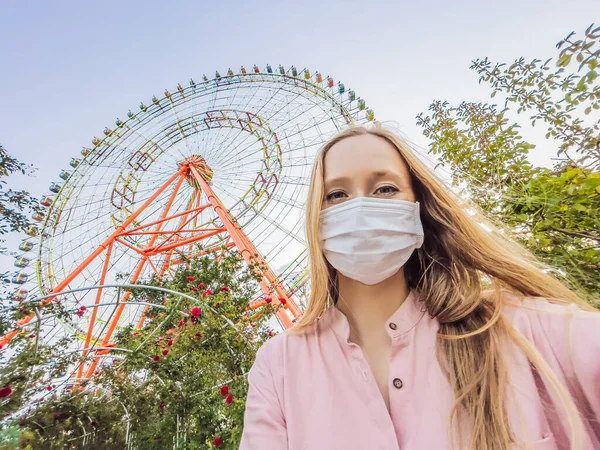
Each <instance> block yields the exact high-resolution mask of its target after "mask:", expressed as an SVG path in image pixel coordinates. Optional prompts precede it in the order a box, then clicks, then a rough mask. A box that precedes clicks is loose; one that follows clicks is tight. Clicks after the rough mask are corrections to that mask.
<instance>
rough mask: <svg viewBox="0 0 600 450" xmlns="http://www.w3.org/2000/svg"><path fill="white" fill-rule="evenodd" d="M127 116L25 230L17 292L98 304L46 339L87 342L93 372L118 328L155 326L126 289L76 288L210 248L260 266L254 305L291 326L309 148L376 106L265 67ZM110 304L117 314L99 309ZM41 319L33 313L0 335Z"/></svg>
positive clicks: (87, 370)
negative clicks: (271, 309)
mask: <svg viewBox="0 0 600 450" xmlns="http://www.w3.org/2000/svg"><path fill="white" fill-rule="evenodd" d="M127 117H128V119H127V120H125V121H121V120H120V119H117V120H116V122H115V123H116V128H115V129H114V130H113V129H109V128H105V130H104V137H103V138H102V139H100V138H94V139H93V141H92V142H93V145H94V146H93V148H84V149H83V150H82V156H83V158H81V159H78V158H73V160H72V161H71V167H72V169H69V170H63V171H61V173H60V175H59V177H60V178H61V179H62V181H61V182H53V183H52V184H51V185H50V191H51V193H52V194H49V195H47V196H45V197H44V198H43V200H42V202H41V204H42V205H43V206H44V207H45V208H47V209H45V210H40V211H38V212H36V214H35V215H34V220H36V221H38V222H40V228H38V227H32V228H31V229H30V230H29V231H28V234H29V235H30V237H29V238H27V239H25V240H24V241H23V243H22V244H21V246H20V247H19V248H20V250H21V251H22V252H23V253H22V254H21V255H19V256H18V257H17V259H16V261H15V265H16V266H17V267H19V268H22V269H23V270H22V272H21V273H20V274H18V277H16V278H15V282H17V283H19V284H22V286H21V287H19V288H18V289H17V291H16V292H15V295H14V296H13V299H14V301H23V300H25V299H26V298H27V297H28V296H31V295H32V294H34V295H37V296H38V297H41V298H42V300H41V302H40V303H41V306H43V305H46V304H48V303H49V302H51V301H53V300H55V301H60V302H61V303H63V304H65V305H67V306H69V307H71V308H73V309H76V307H77V306H79V305H87V306H88V307H90V308H89V311H88V312H87V313H86V314H85V315H81V316H80V317H79V318H75V317H74V318H73V320H71V321H64V320H60V319H59V318H55V319H52V320H44V325H43V329H42V330H41V333H43V334H44V339H45V340H46V341H47V342H52V340H53V339H56V338H57V337H59V336H60V334H61V333H62V334H65V333H66V334H75V335H77V336H78V337H79V338H80V339H79V342H80V345H79V346H78V348H77V349H76V350H77V351H81V353H82V358H81V361H83V362H84V363H82V364H80V365H79V367H78V368H77V375H76V379H77V380H82V379H88V378H90V377H91V376H92V375H93V374H94V372H95V370H96V368H97V366H98V364H99V363H100V362H101V359H102V358H103V357H104V356H105V355H106V354H108V353H109V352H110V351H111V349H112V348H115V345H116V343H115V342H114V341H113V336H114V334H115V330H118V329H119V328H120V327H123V326H126V325H134V326H135V327H137V328H140V327H142V326H144V325H145V324H146V323H147V319H146V315H145V313H146V311H147V308H148V306H147V305H141V304H139V302H128V300H129V298H130V295H131V294H130V293H129V292H125V293H124V294H123V295H122V296H121V297H120V298H116V297H115V293H114V292H112V291H111V292H110V293H109V292H107V290H106V289H102V288H99V289H97V290H95V292H91V291H89V292H86V293H81V292H80V291H78V290H77V287H79V286H92V285H98V286H107V285H110V284H111V283H113V284H114V282H115V280H123V279H125V280H127V281H128V282H129V283H136V282H137V281H141V280H144V279H148V277H150V276H152V275H155V276H158V277H169V276H171V275H172V274H173V272H174V270H175V268H176V267H177V266H178V265H179V264H182V263H185V262H186V261H187V260H189V258H190V257H192V256H198V255H203V254H206V253H207V252H214V251H217V252H224V251H227V250H228V249H237V250H238V251H239V252H240V254H241V256H242V257H243V259H244V260H245V261H246V262H247V263H248V264H249V265H251V266H252V267H255V268H256V269H255V270H257V271H258V272H259V275H260V283H259V284H260V292H257V295H256V297H255V299H254V300H253V301H252V302H251V303H250V305H249V308H254V309H257V308H261V307H262V306H264V305H265V304H266V303H267V298H270V299H271V300H269V301H272V302H273V303H274V304H275V305H277V304H281V305H282V306H283V307H282V308H279V309H278V312H277V317H276V319H277V320H278V321H279V323H280V325H281V327H282V328H288V327H291V326H292V325H293V322H294V321H295V320H296V319H297V318H298V317H300V316H301V314H302V310H303V307H302V301H303V293H305V290H306V289H308V277H307V276H306V266H307V262H306V249H305V243H304V236H303V229H302V217H303V202H302V199H303V198H304V196H305V194H306V189H307V186H308V183H309V179H310V170H311V167H312V162H313V159H314V156H315V154H316V153H317V151H318V149H319V148H320V146H321V145H322V144H323V142H325V141H326V140H327V139H328V138H329V137H330V136H332V135H334V134H335V133H337V132H339V131H340V130H341V129H342V128H345V127H347V126H349V125H353V124H358V123H362V122H369V121H371V120H373V118H374V115H373V112H372V111H371V110H370V109H369V108H367V107H366V105H365V102H364V101H363V100H362V99H360V98H359V97H356V95H355V93H354V92H353V91H352V90H346V88H345V86H344V85H343V83H341V82H338V83H337V84H334V82H333V80H332V79H331V78H330V77H323V76H322V75H321V74H320V73H318V72H315V73H311V72H310V71H309V70H307V69H304V70H302V71H298V70H297V69H296V68H295V67H293V66H292V67H291V68H289V69H284V68H283V67H282V66H279V69H278V70H277V71H273V70H272V68H271V67H270V66H269V65H267V66H266V68H265V69H264V70H262V71H261V70H260V69H259V68H258V67H257V66H254V70H253V71H250V72H248V71H246V70H245V69H244V68H243V67H242V68H241V69H240V71H239V73H237V74H234V73H233V71H231V70H229V71H228V72H227V75H224V76H221V75H220V74H219V73H218V72H217V73H215V77H214V78H213V79H208V78H207V77H203V81H202V82H195V81H194V80H190V82H189V86H186V87H183V86H181V85H180V84H179V85H178V86H177V89H176V90H175V91H173V93H171V92H169V91H168V90H166V91H165V93H164V97H162V98H160V99H159V98H157V97H153V98H152V101H151V103H149V104H148V105H145V104H144V103H142V104H140V108H139V112H137V113H133V112H132V111H129V112H128V114H127ZM32 252H35V253H34V255H32V256H29V255H30V254H31V253H32ZM30 265H33V266H34V268H35V278H36V280H35V281H36V285H37V286H36V287H34V288H33V289H32V290H31V292H29V290H28V288H27V283H28V282H30V281H31V279H30V278H31V275H30V274H28V273H27V269H28V268H29V267H30ZM274 267H275V268H276V267H279V269H277V270H275V269H274ZM115 303H116V304H118V306H117V307H116V309H115V310H114V311H108V309H106V308H104V307H103V306H102V305H107V304H113V305H114V304H115ZM39 310H40V311H41V313H42V314H44V308H40V309H39ZM36 322H37V321H36V320H35V316H30V317H25V318H24V319H22V320H21V321H20V322H19V324H18V329H16V330H14V331H13V332H11V333H9V334H7V335H5V336H3V337H2V338H1V339H0V344H1V345H3V346H4V345H6V344H8V343H9V342H10V341H11V339H12V338H14V336H16V334H17V333H19V332H20V331H21V330H24V329H27V328H28V327H29V328H31V326H32V324H34V323H36Z"/></svg>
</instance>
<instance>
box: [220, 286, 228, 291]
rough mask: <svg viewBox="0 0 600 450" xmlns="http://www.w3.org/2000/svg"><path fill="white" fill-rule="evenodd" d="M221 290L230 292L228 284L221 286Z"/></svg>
mask: <svg viewBox="0 0 600 450" xmlns="http://www.w3.org/2000/svg"><path fill="white" fill-rule="evenodd" d="M221 292H229V288H228V287H227V286H223V287H222V288H221Z"/></svg>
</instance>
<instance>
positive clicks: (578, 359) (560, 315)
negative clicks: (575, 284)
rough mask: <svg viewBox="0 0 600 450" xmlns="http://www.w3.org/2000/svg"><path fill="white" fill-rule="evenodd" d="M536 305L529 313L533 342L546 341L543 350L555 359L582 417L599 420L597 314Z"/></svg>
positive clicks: (599, 325) (599, 328) (575, 308)
mask: <svg viewBox="0 0 600 450" xmlns="http://www.w3.org/2000/svg"><path fill="white" fill-rule="evenodd" d="M535 304H536V306H537V307H538V308H539V310H538V311H537V312H535V313H533V312H531V311H530V312H528V315H529V317H530V320H531V324H532V325H533V331H534V340H536V341H538V343H539V342H540V341H541V340H543V341H546V342H545V344H547V345H544V346H542V347H545V350H546V351H545V353H546V354H547V355H548V356H549V355H550V354H552V356H554V357H555V358H556V360H557V363H558V366H559V367H560V368H561V369H562V372H563V374H564V376H565V378H566V379H567V380H568V382H569V384H570V385H571V387H572V388H571V389H570V390H571V394H572V395H573V397H574V399H575V401H576V404H577V405H578V407H579V408H580V409H581V413H582V415H583V416H584V417H586V416H587V417H589V416H590V415H591V416H592V417H591V419H592V420H599V419H600V311H597V312H594V311H587V310H583V309H581V308H579V307H578V306H577V305H575V304H571V305H568V306H563V305H557V304H552V303H550V302H548V301H547V300H544V299H538V300H537V301H535ZM536 309H537V308H536ZM543 353H544V352H543ZM550 359H552V357H550Z"/></svg>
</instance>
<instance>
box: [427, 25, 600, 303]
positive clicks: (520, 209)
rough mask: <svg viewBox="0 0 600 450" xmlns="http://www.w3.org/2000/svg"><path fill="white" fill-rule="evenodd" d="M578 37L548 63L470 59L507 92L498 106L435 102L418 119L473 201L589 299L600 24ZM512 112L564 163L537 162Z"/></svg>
mask: <svg viewBox="0 0 600 450" xmlns="http://www.w3.org/2000/svg"><path fill="white" fill-rule="evenodd" d="M574 35H575V33H571V34H569V35H568V36H567V37H566V38H565V39H563V40H562V41H560V42H559V43H558V44H557V48H558V49H561V48H562V50H561V51H560V53H559V55H558V58H557V62H556V64H555V66H554V67H553V66H552V65H551V64H550V63H551V61H552V58H551V59H548V60H546V61H545V62H544V63H542V62H541V61H540V60H538V59H534V60H532V61H530V62H526V61H525V60H524V59H523V58H519V59H517V60H516V61H514V63H512V64H511V65H510V66H507V65H506V64H504V63H496V64H492V63H491V62H490V61H489V60H488V59H487V58H485V59H483V60H481V59H476V60H474V61H473V63H472V65H471V69H473V70H475V71H476V72H477V73H478V74H479V76H480V79H479V81H480V83H482V82H483V83H488V84H489V85H490V86H491V89H492V93H491V97H492V98H493V97H495V96H496V95H498V94H500V96H504V97H505V103H504V106H503V107H502V108H501V109H498V107H497V105H495V104H488V103H474V102H462V103H461V104H460V105H459V106H457V107H453V106H450V105H449V104H448V103H447V102H444V101H434V102H433V103H432V104H431V105H430V107H429V111H430V114H429V115H425V114H423V113H421V114H419V115H418V116H417V125H419V126H420V127H422V130H423V133H424V135H425V136H426V137H428V138H429V139H430V140H431V143H430V149H429V151H430V153H432V154H434V155H437V156H438V157H439V159H440V164H442V165H445V166H447V167H448V168H449V169H450V170H451V173H452V181H453V182H454V183H455V184H457V185H459V186H461V187H462V190H463V193H464V194H465V195H466V196H468V197H469V199H470V200H472V201H473V202H474V203H475V204H476V205H477V206H479V207H480V208H481V209H482V210H483V211H484V212H485V213H486V215H487V216H489V217H490V218H491V219H493V220H494V221H495V222H497V223H503V224H505V225H507V226H508V227H509V229H510V231H512V233H513V234H514V235H515V236H516V238H517V239H518V240H520V241H521V242H522V243H523V244H524V245H525V246H526V247H527V248H529V250H531V251H532V252H533V253H534V254H536V255H537V256H538V257H539V258H541V259H542V260H543V261H544V262H546V263H548V264H549V265H550V266H552V267H554V268H556V269H557V270H556V274H557V276H559V277H562V278H563V279H564V280H565V281H566V282H567V283H569V284H570V286H571V287H572V288H573V289H575V290H578V291H579V292H580V293H581V294H582V295H583V296H584V297H587V298H588V299H593V298H598V297H599V296H600V173H599V170H600V120H598V113H597V111H598V110H600V86H599V85H598V81H597V79H598V74H597V71H596V69H597V67H598V62H599V60H600V27H597V28H594V27H593V25H591V26H590V27H589V28H588V29H587V30H586V31H585V37H584V39H581V40H574V39H573V36H574ZM575 63H576V64H577V68H576V70H575V72H574V73H568V74H567V73H566V69H567V67H571V66H572V65H573V64H575ZM511 104H516V111H514V110H511V106H510V105H511ZM511 113H512V114H514V113H516V115H517V116H519V117H523V121H525V120H527V121H529V122H530V123H531V124H532V126H536V124H537V125H538V126H539V124H540V123H543V124H544V125H545V126H546V141H544V142H543V145H545V146H547V147H551V146H552V145H554V147H555V150H554V151H556V153H557V155H558V156H559V157H561V158H563V160H562V161H561V162H560V163H558V164H557V165H556V166H555V167H554V168H552V169H549V168H544V167H533V166H532V164H531V163H530V162H529V160H528V152H529V150H530V149H532V148H534V147H535V145H534V144H532V143H529V142H526V141H525V140H524V139H523V137H522V136H521V135H520V128H521V127H520V126H519V124H518V123H516V122H515V123H509V119H508V117H509V115H510V114H511Z"/></svg>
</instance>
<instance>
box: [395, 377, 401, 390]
mask: <svg viewBox="0 0 600 450" xmlns="http://www.w3.org/2000/svg"><path fill="white" fill-rule="evenodd" d="M394 387H395V388H396V389H402V380H401V379H400V378H394Z"/></svg>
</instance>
